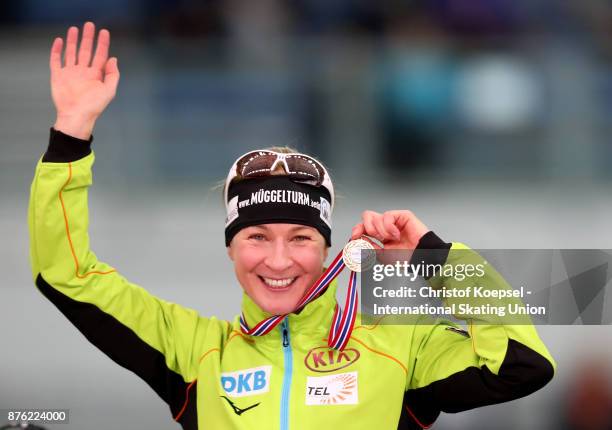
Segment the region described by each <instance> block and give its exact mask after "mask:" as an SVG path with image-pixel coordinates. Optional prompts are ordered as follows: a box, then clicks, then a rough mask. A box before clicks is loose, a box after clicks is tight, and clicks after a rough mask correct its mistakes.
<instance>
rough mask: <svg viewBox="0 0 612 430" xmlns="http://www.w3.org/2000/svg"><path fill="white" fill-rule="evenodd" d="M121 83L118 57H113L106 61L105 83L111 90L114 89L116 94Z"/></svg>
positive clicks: (113, 92) (113, 91)
mask: <svg viewBox="0 0 612 430" xmlns="http://www.w3.org/2000/svg"><path fill="white" fill-rule="evenodd" d="M118 84H119V67H118V65H117V58H115V57H112V58H109V60H108V61H107V62H106V66H105V67H104V85H105V86H107V87H108V89H109V91H112V94H113V95H114V94H115V92H116V91H117V85H118Z"/></svg>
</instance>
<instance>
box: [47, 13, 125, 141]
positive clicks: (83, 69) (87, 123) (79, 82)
mask: <svg viewBox="0 0 612 430" xmlns="http://www.w3.org/2000/svg"><path fill="white" fill-rule="evenodd" d="M78 37H79V29H78V28H77V27H70V28H69V29H68V34H67V36H66V47H65V53H64V64H63V65H62V50H63V48H64V46H63V45H64V41H63V40H62V38H60V37H58V38H56V39H55V40H54V41H53V45H52V47H51V55H50V58H49V67H50V69H51V96H52V98H53V103H54V104H55V108H56V110H57V118H58V119H57V122H56V125H57V124H59V125H60V127H62V126H64V128H71V127H72V128H74V129H75V130H74V133H72V134H81V133H83V132H84V131H89V133H91V129H93V125H94V123H95V121H96V119H97V118H98V117H99V116H100V114H101V113H102V112H103V111H104V109H105V108H106V106H108V104H109V103H110V101H111V100H112V99H113V97H114V96H115V94H116V91H117V85H118V83H119V69H118V67H117V59H116V58H108V51H109V47H110V33H109V32H108V30H101V31H100V32H99V34H98V43H97V47H96V51H95V54H93V46H94V37H95V26H94V24H93V23H91V22H87V23H85V25H84V26H83V35H82V38H81V43H80V46H79V47H78V49H77V42H78ZM56 128H57V127H56ZM90 128H91V129H90ZM76 129H84V131H83V130H78V131H77V130H76ZM62 131H63V130H62ZM69 131H70V130H69ZM76 137H82V136H76Z"/></svg>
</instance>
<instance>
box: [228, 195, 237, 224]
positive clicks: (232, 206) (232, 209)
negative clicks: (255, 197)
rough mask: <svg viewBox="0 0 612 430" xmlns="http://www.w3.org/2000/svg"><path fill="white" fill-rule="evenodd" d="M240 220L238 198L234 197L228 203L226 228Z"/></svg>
mask: <svg viewBox="0 0 612 430" xmlns="http://www.w3.org/2000/svg"><path fill="white" fill-rule="evenodd" d="M236 218H238V196H234V197H233V198H232V199H231V200H230V201H229V202H227V216H226V217H225V226H226V227H227V226H228V225H230V224H231V223H232V221H234V220H235V219H236Z"/></svg>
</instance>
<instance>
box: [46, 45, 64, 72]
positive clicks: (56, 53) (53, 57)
mask: <svg viewBox="0 0 612 430" xmlns="http://www.w3.org/2000/svg"><path fill="white" fill-rule="evenodd" d="M63 46H64V41H63V40H62V38H61V37H56V38H55V40H54V41H53V44H52V45H51V54H50V55H49V69H51V74H53V73H54V72H55V71H56V70H58V69H61V68H62V47H63Z"/></svg>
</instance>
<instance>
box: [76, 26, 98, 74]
mask: <svg viewBox="0 0 612 430" xmlns="http://www.w3.org/2000/svg"><path fill="white" fill-rule="evenodd" d="M95 32H96V27H95V25H94V24H93V22H86V23H85V25H83V37H82V38H81V46H80V47H79V57H78V61H79V62H78V64H79V65H81V66H85V67H89V62H90V61H91V51H92V48H93V41H94V36H95Z"/></svg>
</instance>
